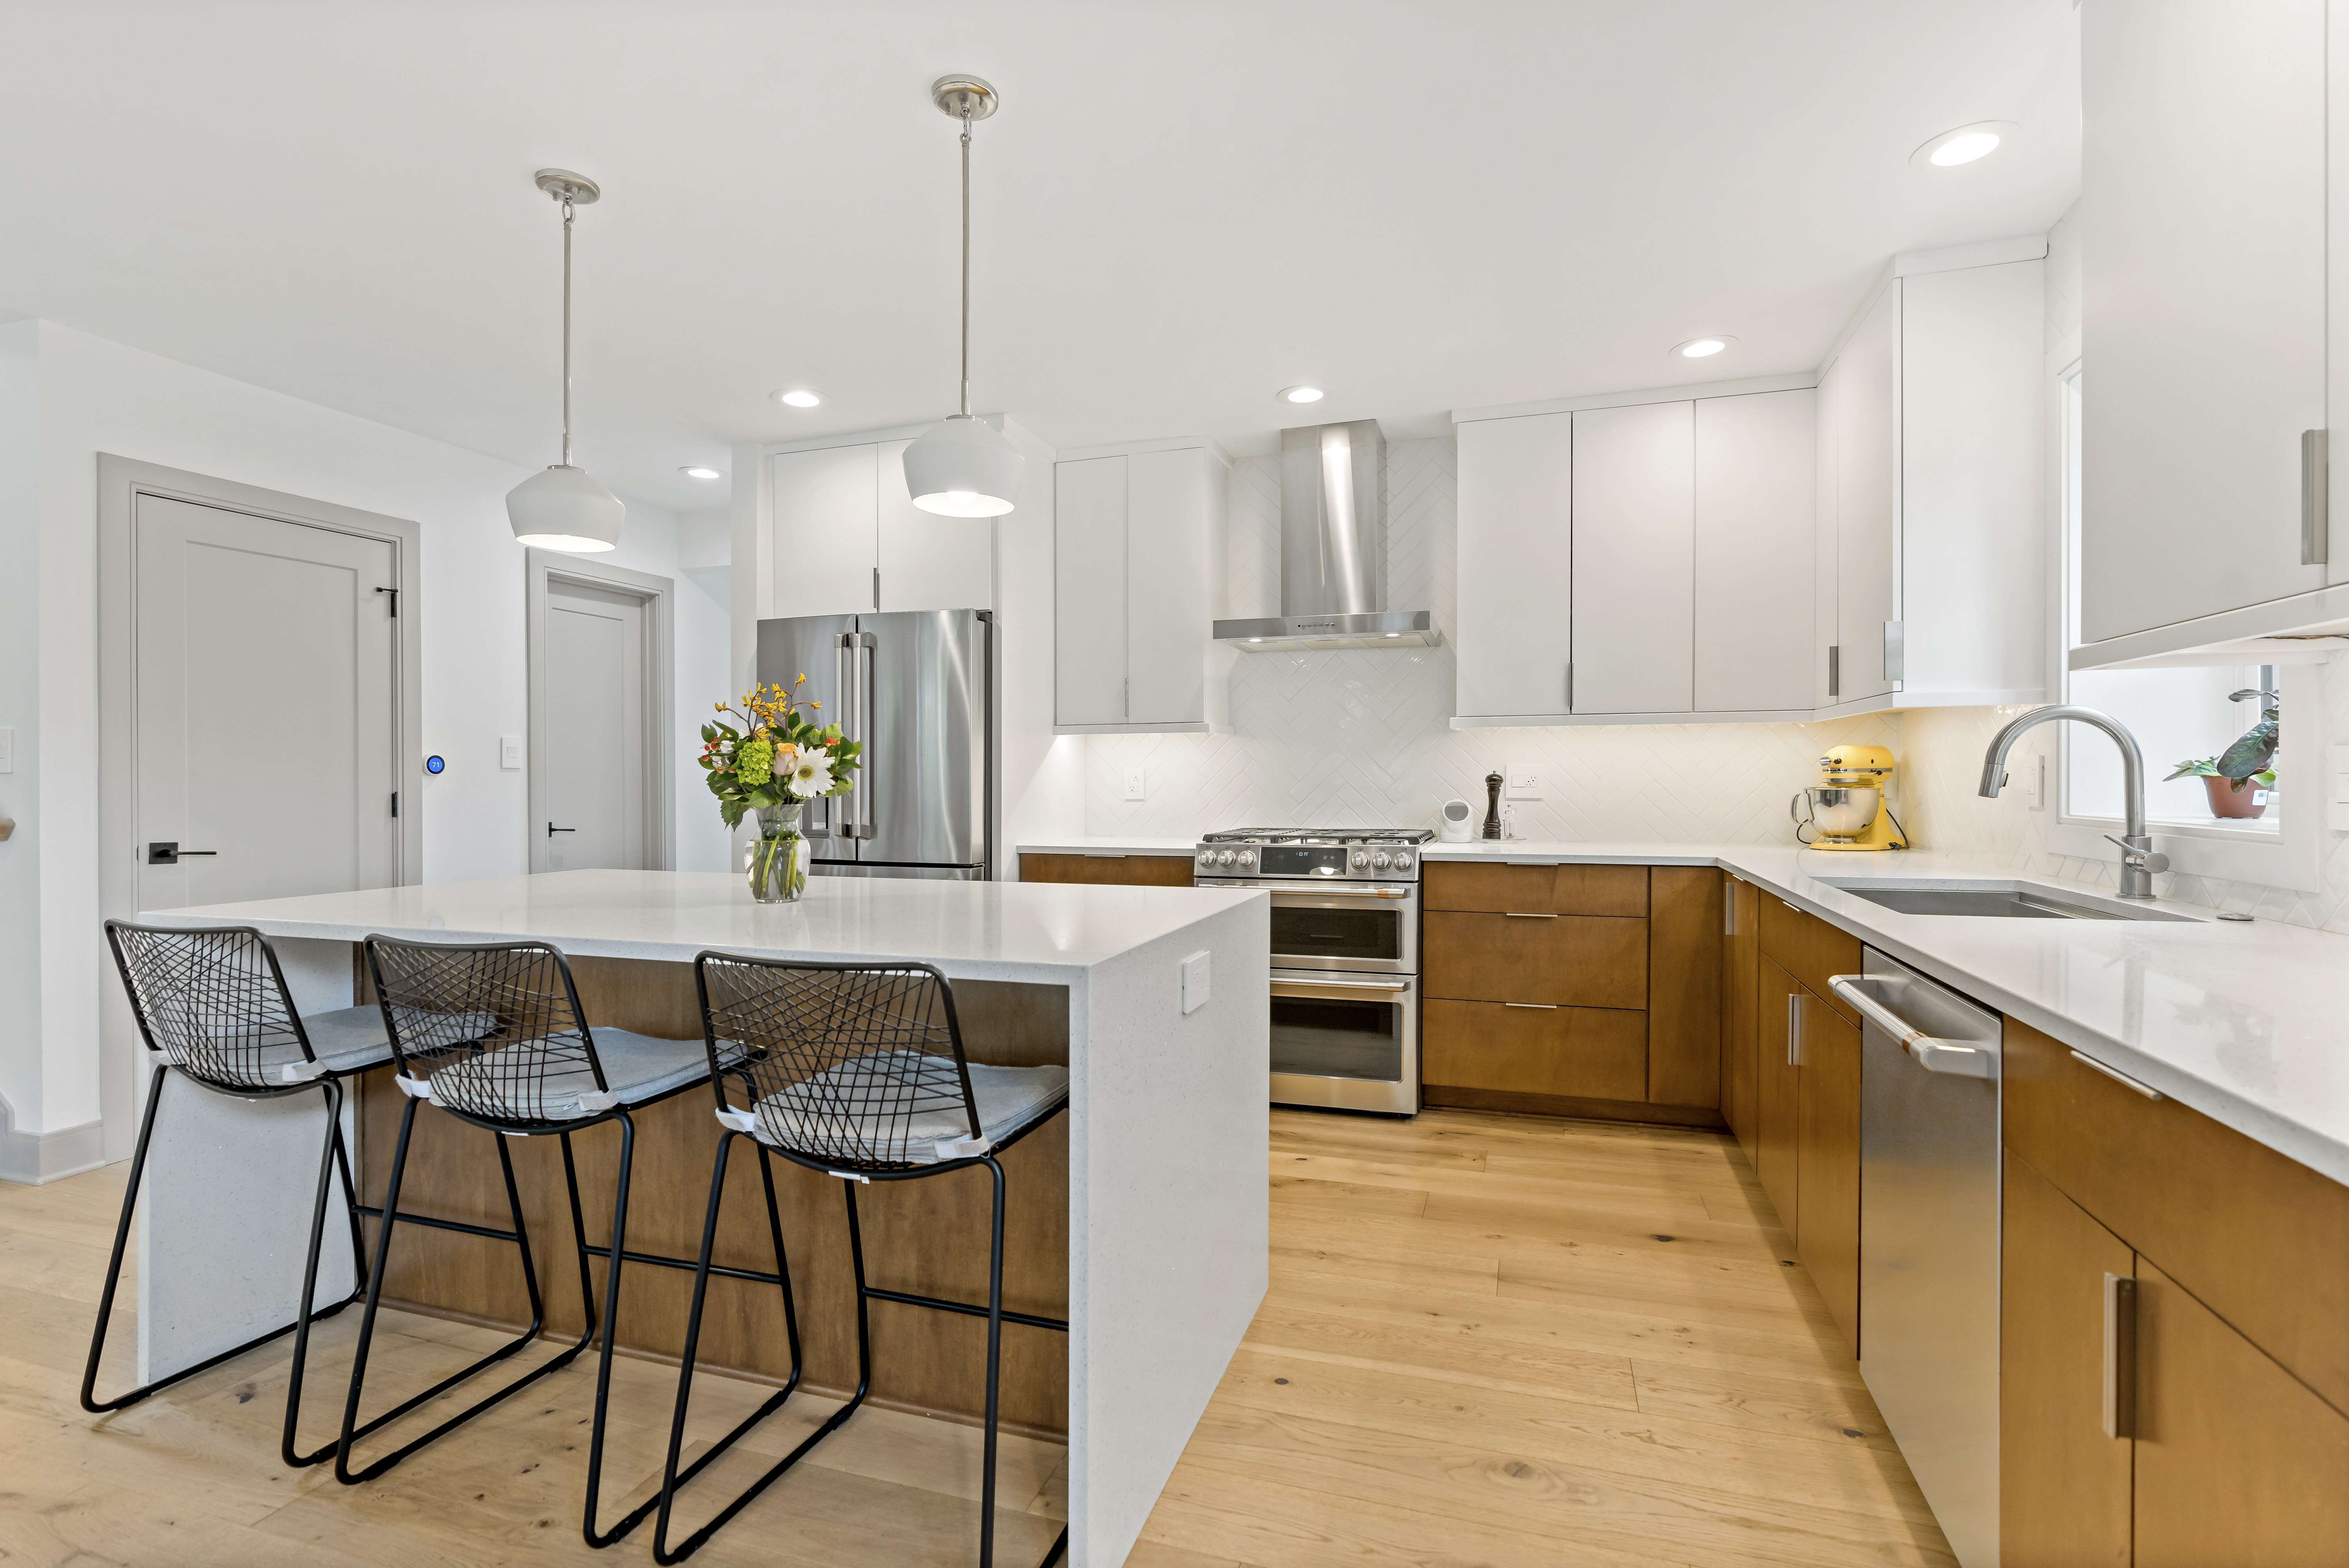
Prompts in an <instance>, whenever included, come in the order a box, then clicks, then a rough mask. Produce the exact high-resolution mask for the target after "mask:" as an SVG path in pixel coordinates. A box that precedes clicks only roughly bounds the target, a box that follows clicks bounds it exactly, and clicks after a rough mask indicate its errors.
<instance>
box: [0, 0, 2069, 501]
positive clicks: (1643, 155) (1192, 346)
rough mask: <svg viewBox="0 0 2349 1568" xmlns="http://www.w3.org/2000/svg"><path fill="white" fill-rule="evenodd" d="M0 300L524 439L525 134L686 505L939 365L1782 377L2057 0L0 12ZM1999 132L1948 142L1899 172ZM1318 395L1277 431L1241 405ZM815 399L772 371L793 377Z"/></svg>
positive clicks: (1217, 374) (1983, 221)
mask: <svg viewBox="0 0 2349 1568" xmlns="http://www.w3.org/2000/svg"><path fill="white" fill-rule="evenodd" d="M0 57H6V58H8V59H9V60H10V61H11V62H12V67H13V68H12V69H11V71H10V77H11V78H12V79H11V84H10V89H9V91H8V92H7V93H6V94H5V97H0V214H5V231H0V232H5V239H4V240H0V314H5V313H6V312H11V311H13V312H21V313H23V314H26V315H35V316H41V317H47V318H49V319H51V320H55V321H58V322H61V323H64V324H66V325H68V326H71V327H79V328H82V329H85V330H88V331H90V332H94V333H98V334H100V335H102V336H105V337H112V338H117V339H119V340H121V341H124V342H127V343H132V344H136V345H139V346H140V347H142V348H149V349H151V350H154V351H156V352H158V353H161V354H166V355H169V356H171V357H172V358H178V359H182V360H186V361H188V362H191V363H192V364H196V365H201V366H203V367H206V368H208V369H213V370H217V371H221V372H222V373H224V374H227V375H231V376H234V377H237V378H240V379H244V380H248V381H253V382H257V383H259V384H261V385H263V386H266V387H271V388H275V389H280V390H283V391H285V392H288V393H292V394H294V395H295V396H298V397H302V398H306V399H310V400H315V401H316V402H320V403H324V404H327V405H330V406H333V407H336V408H339V409H344V410H349V411H351V412H353V413H357V414H361V415H365V416H367V417H369V418H372V419H376V420H380V421H384V422H386V423H388V424H392V425H397V426H400V427H402V428H405V429H408V430H411V431H419V432H422V433H424V434H427V435H430V436H434V437H437V438H439V439H441V440H444V441H451V442H455V443H458V444H460V445H463V446H467V447H471V448H473V449H476V450H479V451H481V452H491V453H494V454H496V455H498V456H501V457H505V458H509V459H512V460H513V461H515V462H530V463H538V462H553V461H554V455H555V454H554V444H555V437H556V433H557V426H556V413H557V410H556V391H557V387H556V376H557V371H556V364H557V358H556V356H557V339H556V335H555V328H556V315H555V304H556V294H555V290H556V286H557V273H556V266H557V260H558V254H559V253H558V248H557V247H558V243H559V242H558V238H557V234H558V224H557V222H556V218H555V213H554V206H553V204H552V203H551V202H548V201H547V200H546V198H545V197H543V196H542V195H540V194H539V193H538V192H536V191H535V190H533V188H532V186H531V182H530V177H531V173H532V171H533V170H535V169H537V168H539V167H540V166H542V165H546V164H554V165H561V166H564V167H568V168H573V169H576V170H580V171H584V172H585V173H587V174H589V175H591V176H592V177H594V178H595V179H596V180H598V181H600V182H602V183H603V185H604V189H605V200H604V201H603V202H602V203H601V204H600V205H597V206H595V207H592V208H587V209H584V210H583V211H582V213H581V214H580V217H579V222H578V246H579V250H578V263H577V265H578V312H579V317H578V322H579V326H578V367H577V376H576V393H577V421H576V422H577V431H578V445H577V452H578V459H579V461H580V462H582V463H584V464H585V465H586V466H587V467H588V468H589V469H590V470H592V471H593V472H595V473H597V474H598V475H599V476H600V477H602V478H603V479H604V480H605V482H606V483H610V484H612V485H614V486H615V487H616V488H618V489H621V490H623V491H626V492H627V493H632V494H636V495H638V496H641V497H643V498H645V499H647V500H650V501H654V502H657V503H659V504H666V505H671V506H681V507H689V506H698V505H709V504H715V502H716V501H718V500H719V498H720V496H721V494H722V492H723V490H724V488H725V486H724V485H723V484H722V483H720V484H696V483H694V482H692V481H688V480H686V479H683V478H681V477H680V476H679V475H678V472H677V470H678V466H679V465H680V464H684V463H688V462H711V463H714V464H715V465H716V466H718V467H720V468H727V467H729V466H730V463H729V462H728V452H727V448H728V445H729V443H730V442H732V441H744V440H753V439H761V438H773V437H787V436H800V435H820V434H826V433H831V432H834V431H858V430H866V429H874V428H877V427H882V426H888V425H894V424H903V423H908V422H913V421H921V420H926V419H929V418H933V417H936V416H937V415H940V414H943V413H946V412H948V411H951V409H952V405H953V401H954V394H955V359H954V351H955V343H954V335H955V310H956V283H955V253H956V228H955V202H956V171H955V129H954V126H953V124H952V123H951V122H950V121H948V120H947V119H945V118H944V117H942V116H941V115H939V114H938V112H937V111H936V109H933V108H931V106H930V104H929V100H928V96H927V89H928V84H929V82H930V81H931V79H932V78H935V77H936V76H939V75H941V74H943V73H945V72H947V71H949V70H961V71H973V72H977V73H978V74H979V75H981V76H984V77H987V78H989V79H991V80H992V81H993V82H994V83H995V84H996V86H997V87H998V88H1000V89H1001V91H1002V93H1003V100H1004V108H1003V111H1002V112H1001V113H1000V114H999V116H997V117H996V118H995V119H991V120H988V121H986V122H984V123H983V124H981V125H980V126H979V127H978V131H977V133H976V162H975V167H976V186H977V190H976V197H975V200H976V205H977V220H978V238H977V250H976V257H977V261H976V269H977V275H976V283H975V290H976V308H977V325H976V328H975V343H974V353H975V355H976V368H975V370H976V373H975V378H974V379H975V382H976V386H975V392H974V397H975V400H976V402H977V403H978V406H979V407H981V408H983V409H1005V410H1010V411H1011V412H1012V413H1013V414H1014V415H1015V416H1017V417H1019V419H1021V420H1022V421H1024V422H1026V423H1027V424H1028V425H1029V426H1030V428H1031V429H1033V430H1034V431H1037V432H1038V433H1039V434H1040V435H1041V436H1042V437H1043V438H1044V439H1045V440H1047V441H1051V442H1053V443H1054V444H1056V445H1060V446H1064V447H1066V446H1078V445H1083V444H1087V443H1092V442H1098V441H1115V440H1122V439H1125V438H1129V437H1143V436H1151V435H1161V434H1174V433H1189V432H1194V431H1200V430H1202V429H1204V430H1206V431H1211V432H1213V433H1215V434H1217V435H1219V436H1222V437H1224V438H1225V439H1226V440H1227V441H1233V442H1235V443H1236V444H1238V445H1240V446H1241V447H1243V448H1244V449H1245V448H1249V447H1254V446H1257V445H1258V444H1259V443H1261V442H1262V441H1264V440H1265V438H1266V437H1267V436H1268V433H1269V432H1271V431H1275V430H1277V429H1278V427H1279V426H1281V425H1282V424H1293V423H1300V422H1304V419H1305V418H1306V417H1310V418H1313V419H1353V418H1361V417H1365V416H1377V417H1379V418H1381V420H1384V421H1387V422H1388V423H1389V426H1390V428H1391V430H1395V431H1408V430H1410V429H1412V428H1413V427H1414V426H1417V427H1420V428H1429V427H1431V426H1433V424H1436V423H1440V415H1441V413H1442V412H1443V410H1447V409H1451V408H1454V407H1466V406H1473V405H1477V404H1486V403H1496V402H1508V401H1514V400H1524V399H1532V398H1541V397H1550V396H1559V395H1567V394H1572V393H1577V392H1588V391H1604V390H1614V389H1624V388H1634V387H1645V386H1655V385H1662V384H1669V383H1671V382H1675V381H1682V380H1688V379H1695V378H1694V377H1692V375H1691V374H1690V367H1689V365H1688V363H1687V362H1686V361H1681V360H1677V359H1672V358H1668V350H1669V349H1670V348H1671V346H1672V345H1673V344H1675V343H1678V342H1680V341H1681V340H1682V339H1684V338H1687V337H1692V336H1695V335H1696V334H1698V333H1702V332H1726V333H1733V334H1735V335H1736V336H1737V337H1738V338H1739V339H1740V342H1739V344H1738V346H1737V347H1736V348H1734V349H1733V351H1732V352H1731V353H1729V354H1726V355H1723V356H1722V357H1721V358H1716V359H1713V360H1709V361H1706V362H1705V364H1704V366H1703V367H1702V371H1701V374H1702V375H1705V376H1711V377H1721V378H1730V377H1738V376H1747V375H1759V374H1764V373H1767V372H1773V371H1782V370H1790V369H1806V368H1808V367H1811V366H1814V365H1816V363H1817V361H1818V358H1819V357H1820V355H1821V354H1822V353H1823V352H1824V350H1825V349H1826V347H1827V346H1828V344H1829V343H1830V341H1831V340H1832V339H1833V337H1834V336H1835V334H1836V332H1837V329H1838V328H1839V327H1841V325H1842V324H1843V321H1844V318H1845V317H1846V316H1847V314H1848V312H1849V311H1850V309H1851V308H1852V306H1854V305H1855V304H1856V303H1857V299H1858V297H1859V296H1860V294H1861V292H1862V291H1863V289H1864V288H1865V287H1866V286H1867V284H1868V280H1869V279H1870V278H1871V277H1872V276H1873V275H1874V274H1875V272H1876V271H1877V269H1878V267H1880V266H1881V265H1882V264H1883V262H1884V261H1885V259H1886V258H1887V257H1888V256H1889V254H1891V253H1892V252H1894V251H1896V250H1902V249H1909V248H1912V247H1917V246H1924V245H1933V244H1954V243H1959V242H1963V241H1968V240H1976V239H1986V238H1993V237H1998V236H2002V235H2008V234H2022V233H2028V232H2033V231H2037V230H2039V229H2042V228H2044V226H2045V225H2046V224H2048V223H2050V222H2052V221H2053V220H2054V218H2055V217H2056V216H2057V215H2058V214H2059V213H2061V212H2062V211H2063V210H2064V207H2065V206H2066V205H2068V204H2069V202H2071V200H2072V198H2073V196H2074V194H2075V192H2076V190H2077V187H2078V168H2079V88H2078V82H2079V68H2078V65H2079V60H2078V25H2077V13H2076V12H2075V9H2074V7H2073V5H2072V3H2071V0H1931V3H1926V0H1904V3H1901V4H1895V5H1888V4H1885V3H1884V0H1675V3H1669V4H1666V3H1646V4H1628V3H1626V0H1540V3H1535V4H1515V3H1504V0H1482V3H1470V0H1384V3H1379V0H1338V3H1303V0H1247V3H1231V0H1189V3H1183V4H1176V3H1174V0H1161V3H1158V4H1153V5H1138V4H1112V3H1109V0H1091V3H1082V4H1071V3H1056V0H1006V3H1000V4H979V3H974V0H962V3H960V4H935V3H905V4H863V5H847V4H832V5H785V4H761V5H711V4H653V3H651V0H642V3H639V4H635V5H580V4H566V5H548V4H543V3H514V0H505V3H500V0H484V3H476V4H468V5H423V4H388V3H383V0H378V3H375V4H370V5H353V4H339V3H326V0H316V3H311V4H280V5H255V4H238V3H231V0H209V3H206V4H202V5H188V4H180V5H127V4H119V3H113V0H77V3H75V4H71V5H28V4H25V3H22V0H5V3H0ZM1978 119H2007V120H2013V121H2015V122H2016V123H2017V124H2019V125H2020V126H2021V128H2022V130H2021V133H2020V134H2019V135H2018V136H2016V137H2015V138H2014V139H2013V140H2012V142H2011V143H2010V145H2009V146H2007V147H2006V148H2004V149H2002V150H2001V151H1999V152H1998V153H1997V154H1995V155H1994V156H1993V157H1992V158H1990V159H1988V160H1986V161H1983V162H1982V163H1980V164H1976V165H1972V166H1969V167H1966V168H1962V169H1958V170H1952V171H1933V172H1927V171H1919V170H1916V169H1913V168H1911V167H1910V165H1909V153H1910V151H1911V150H1913V149H1914V148H1915V147H1916V146H1917V145H1918V144H1919V143H1920V142H1922V141H1924V140H1926V139H1927V138H1928V137H1930V136H1932V135H1933V134H1935V133H1936V132H1939V131H1941V130H1947V129H1949V128H1950V127H1951V126H1955V125H1959V124H1962V123H1964V122H1967V121H1970V120H1978ZM1300 380H1310V381H1314V382H1317V383H1319V384H1320V385H1323V386H1325V387H1327V388H1329V389H1330V398H1329V399H1328V400H1327V401H1325V402H1323V403H1321V404H1319V405H1317V406H1316V407H1315V408H1314V409H1313V410H1311V413H1310V415H1309V416H1303V415H1300V414H1299V411H1298V410H1292V409H1289V408H1288V407H1286V406H1284V405H1279V404H1277V403H1276V402H1275V401H1274V400H1273V394H1274V392H1275V391H1276V390H1277V389H1279V388H1281V387H1283V386H1286V385H1288V384H1289V383H1291V382H1295V381H1300ZM802 383H803V384H806V385H810V386H813V387H815V388H818V389H821V390H822V391H823V393H824V394H825V396H826V397H827V399H828V401H827V402H826V403H825V404H824V406H823V408H821V409H818V410H814V411H813V412H812V413H794V412H792V411H790V410H784V409H781V408H780V407H779V406H777V405H776V404H775V403H773V402H772V401H771V400H770V399H769V396H768V395H769V393H771V391H773V390H774V389H777V388H780V387H784V386H788V385H793V384H802Z"/></svg>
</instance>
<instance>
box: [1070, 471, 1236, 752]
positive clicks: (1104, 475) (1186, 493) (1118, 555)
mask: <svg viewBox="0 0 2349 1568" xmlns="http://www.w3.org/2000/svg"><path fill="white" fill-rule="evenodd" d="M1226 472H1227V469H1226V464H1225V462H1224V460H1223V459H1222V458H1221V457H1220V456H1219V455H1217V454H1216V452H1214V451H1213V450H1211V449H1209V448H1207V447H1205V446H1182V447H1173V448H1154V449H1153V450H1145V451H1139V452H1118V453H1113V454H1111V455H1108V456H1102V457H1088V458H1081V459H1078V460H1075V461H1072V462H1061V463H1058V464H1055V465H1054V472H1053V483H1054V487H1055V488H1054V504H1053V536H1054V550H1053V562H1054V565H1053V606H1054V608H1053V645H1052V668H1053V722H1054V724H1055V726H1056V727H1057V728H1058V729H1060V730H1061V731H1064V732H1096V731H1111V732H1120V731H1135V732H1144V731H1157V732H1178V733H1180V732H1194V733H1195V732H1205V731H1207V730H1211V729H1221V728H1223V727H1224V726H1225V724H1226V711H1225V700H1226V691H1227V689H1228V675H1229V670H1230V667H1231V661H1232V659H1233V658H1234V655H1233V653H1232V651H1231V650H1230V649H1226V648H1225V647H1224V646H1223V645H1221V644H1220V643H1217V642H1216V640H1215V637H1214V631H1215V620H1216V614H1217V611H1218V609H1219V608H1220V607H1221V604H1222V600H1223V575H1224V552H1223V539H1224V483H1225V479H1226Z"/></svg>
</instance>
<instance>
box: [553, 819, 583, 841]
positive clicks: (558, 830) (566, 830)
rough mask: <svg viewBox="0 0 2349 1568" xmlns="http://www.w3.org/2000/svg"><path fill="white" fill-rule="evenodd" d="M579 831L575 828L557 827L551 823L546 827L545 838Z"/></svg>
mask: <svg viewBox="0 0 2349 1568" xmlns="http://www.w3.org/2000/svg"><path fill="white" fill-rule="evenodd" d="M578 831H579V830H578V829H577V828H575V827H557V826H554V824H553V823H551V822H550V823H548V824H547V825H546V836H548V837H549V838H552V837H554V836H555V835H556V834H558V833H576V832H578Z"/></svg>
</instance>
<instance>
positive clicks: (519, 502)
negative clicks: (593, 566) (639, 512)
mask: <svg viewBox="0 0 2349 1568" xmlns="http://www.w3.org/2000/svg"><path fill="white" fill-rule="evenodd" d="M627 510H628V509H627V508H626V506H624V505H622V504H621V503H620V498H619V497H618V496H616V495H615V494H613V493H611V492H610V491H608V490H606V489H605V488H604V487H603V486H602V485H600V484H598V483H595V480H593V479H591V478H589V477H588V474H587V471H586V470H585V469H584V468H574V467H572V466H571V465H570V464H568V463H557V464H556V465H555V466H554V467H553V468H548V469H543V470H541V471H540V472H536V473H533V474H532V475H531V476H530V477H529V478H528V479H525V480H523V482H522V483H520V484H517V485H515V486H514V487H513V488H512V490H509V491H507V492H506V521H508V522H509V523H511V524H513V531H514V538H515V540H516V541H517V542H518V543H521V544H524V545H534V546H536V547H537V548H539V549H542V550H568V551H570V552H572V553H573V554H574V555H580V556H585V555H590V554H593V553H594V552H595V551H598V550H609V549H612V548H613V547H614V546H616V545H618V544H619V542H620V523H621V521H622V519H624V518H625V517H626V515H627Z"/></svg>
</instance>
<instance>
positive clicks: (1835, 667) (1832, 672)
mask: <svg viewBox="0 0 2349 1568" xmlns="http://www.w3.org/2000/svg"><path fill="white" fill-rule="evenodd" d="M1842 688H1843V648H1842V646H1841V645H1840V644H1837V643H1832V642H1831V643H1829V644H1827V695H1828V696H1830V697H1833V696H1836V695H1837V694H1838V693H1839V692H1840V691H1842Z"/></svg>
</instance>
